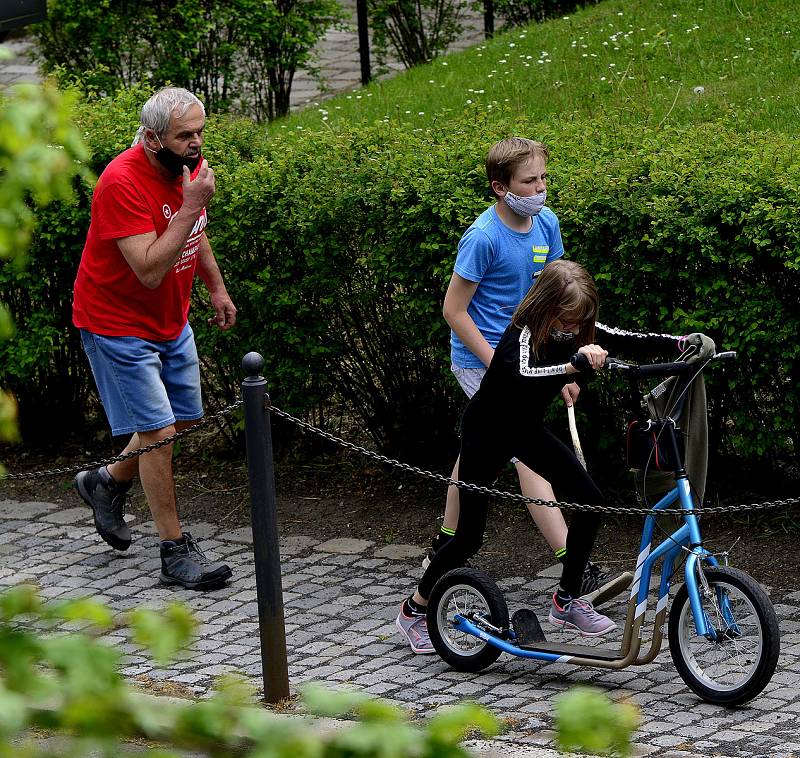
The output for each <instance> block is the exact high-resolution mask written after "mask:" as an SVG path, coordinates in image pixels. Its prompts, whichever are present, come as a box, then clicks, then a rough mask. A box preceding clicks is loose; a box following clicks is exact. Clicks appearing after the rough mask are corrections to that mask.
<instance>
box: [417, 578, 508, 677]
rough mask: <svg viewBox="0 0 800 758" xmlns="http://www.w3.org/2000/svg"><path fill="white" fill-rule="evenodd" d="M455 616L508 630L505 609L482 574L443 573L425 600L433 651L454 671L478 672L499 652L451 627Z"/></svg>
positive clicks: (477, 623)
mask: <svg viewBox="0 0 800 758" xmlns="http://www.w3.org/2000/svg"><path fill="white" fill-rule="evenodd" d="M456 614H459V615H460V616H464V617H465V618H469V619H470V620H471V621H472V622H473V623H476V625H478V626H480V625H481V624H482V623H483V622H488V624H491V625H492V626H493V627H497V628H499V629H507V628H508V606H507V605H506V601H505V598H504V597H503V593H502V592H500V589H499V587H498V586H497V585H496V584H495V583H494V582H493V581H492V580H491V579H490V578H489V576H488V575H487V574H485V573H484V572H483V571H478V570H477V569H472V568H458V569H454V570H453V571H450V572H448V573H447V574H445V575H444V576H443V577H442V578H441V579H440V580H439V581H438V582H436V585H435V586H434V588H433V592H432V593H431V596H430V598H429V600H428V611H427V621H428V634H429V635H430V638H431V642H433V646H434V648H436V652H437V653H438V654H439V655H440V656H441V657H442V660H444V661H445V662H446V663H448V664H449V665H450V666H452V667H453V668H454V669H457V670H458V671H481V670H482V669H485V668H486V667H487V666H489V665H491V664H492V663H494V662H495V661H496V660H497V659H498V658H499V657H500V653H501V651H500V650H499V649H498V648H496V647H493V646H492V645H490V644H489V643H488V642H486V641H485V640H482V639H479V638H478V637H474V636H473V635H471V634H467V633H466V632H460V631H458V630H457V629H456V628H455V627H454V626H453V620H454V618H455V616H456Z"/></svg>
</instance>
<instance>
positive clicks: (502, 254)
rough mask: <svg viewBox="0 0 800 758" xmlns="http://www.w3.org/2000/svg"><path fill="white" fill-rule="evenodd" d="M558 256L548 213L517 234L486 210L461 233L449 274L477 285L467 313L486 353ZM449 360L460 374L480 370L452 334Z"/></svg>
mask: <svg viewBox="0 0 800 758" xmlns="http://www.w3.org/2000/svg"><path fill="white" fill-rule="evenodd" d="M562 255H564V243H563V242H562V241H561V229H560V227H559V225H558V218H557V217H556V214H555V213H553V211H551V210H550V209H549V208H543V209H542V211H541V212H540V213H539V214H538V215H537V216H533V225H532V227H531V229H530V231H528V232H524V233H523V232H515V231H514V230H513V229H509V227H507V226H506V225H505V224H504V223H503V222H502V221H501V220H500V217H499V216H498V215H497V210H496V208H495V206H494V205H492V206H491V207H489V208H487V209H486V210H485V211H484V212H483V213H481V215H480V216H478V218H477V219H476V220H475V222H474V223H473V224H472V226H470V228H469V229H467V231H466V232H464V236H463V237H462V238H461V241H460V242H459V243H458V255H457V256H456V264H455V266H454V267H453V270H454V271H455V273H457V274H458V275H459V276H461V277H463V278H464V279H468V280H469V281H471V282H478V288H477V289H476V290H475V295H474V296H473V298H472V302H470V304H469V307H468V308H467V313H469V315H470V316H471V317H472V320H473V321H474V322H475V326H477V327H478V330H479V331H480V333H481V334H482V335H483V336H484V337H485V338H486V341H487V342H488V343H489V344H490V345H491V346H492V347H496V346H497V343H498V342H499V341H500V338H501V337H502V336H503V332H504V331H505V330H506V327H507V326H508V324H509V322H510V321H511V316H512V314H513V313H514V309H515V308H516V307H517V306H518V305H519V304H520V302H521V301H522V298H523V297H524V296H525V294H526V293H527V292H528V290H529V289H530V287H531V284H532V283H533V281H534V279H535V278H536V277H537V276H538V275H539V272H540V271H541V270H542V269H543V268H544V266H545V264H546V263H550V262H551V261H554V260H556V259H557V258H560V257H561V256H562ZM450 359H451V361H452V363H453V365H455V366H460V367H461V368H481V367H483V363H481V361H480V359H479V358H478V357H477V356H476V355H475V354H474V353H472V352H471V351H470V350H468V349H467V348H466V347H465V346H464V343H463V342H461V340H460V339H459V338H458V335H456V333H455V332H453V331H452V330H451V332H450Z"/></svg>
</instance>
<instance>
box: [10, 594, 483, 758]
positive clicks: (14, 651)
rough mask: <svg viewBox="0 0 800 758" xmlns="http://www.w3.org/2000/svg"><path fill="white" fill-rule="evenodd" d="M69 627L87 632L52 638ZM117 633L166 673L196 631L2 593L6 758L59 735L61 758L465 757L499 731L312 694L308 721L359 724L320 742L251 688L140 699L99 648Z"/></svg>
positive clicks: (112, 657) (473, 710)
mask: <svg viewBox="0 0 800 758" xmlns="http://www.w3.org/2000/svg"><path fill="white" fill-rule="evenodd" d="M65 622H68V624H69V626H71V627H72V628H73V629H74V628H75V626H76V625H77V626H79V627H80V628H81V631H69V632H65V631H64V630H63V629H61V630H60V632H59V633H58V634H53V633H52V631H48V630H52V628H53V626H54V625H62V624H64V623H65ZM112 627H113V628H116V629H118V628H120V627H129V628H130V633H131V636H132V637H133V639H134V641H136V642H137V643H138V644H140V645H144V646H145V647H147V648H148V649H149V650H150V652H151V653H153V654H154V655H156V656H157V658H158V660H159V661H160V662H161V663H162V664H166V663H167V662H168V661H169V660H171V659H173V658H174V656H175V655H176V653H178V652H179V651H180V650H181V649H183V648H184V647H185V646H186V645H187V644H188V643H189V642H190V640H191V638H192V635H193V633H194V631H195V630H196V622H195V620H194V619H193V617H192V616H191V615H190V614H189V612H188V611H187V609H186V608H185V606H183V605H180V604H171V605H170V606H168V607H167V608H166V609H164V610H162V611H155V610H144V609H137V610H135V611H133V612H131V613H129V614H127V615H126V616H125V617H124V618H123V619H115V618H113V617H112V615H111V613H110V612H109V610H108V609H107V608H106V607H105V606H103V605H101V604H99V603H97V602H94V601H92V600H89V599H77V600H66V601H60V602H51V603H44V602H43V601H42V600H41V598H40V596H39V595H38V592H37V591H36V589H35V588H33V587H31V586H26V585H19V586H17V587H13V588H11V589H10V590H6V591H5V592H3V593H0V756H12V755H13V756H15V757H16V756H21V755H25V756H30V758H34V757H35V758H39V757H40V756H46V755H52V754H53V745H52V744H50V742H49V741H46V740H43V739H42V734H41V732H40V731H36V732H34V733H33V734H31V731H30V730H47V732H48V733H49V732H52V733H53V734H54V735H56V736H57V739H58V743H57V744H58V754H59V755H74V756H84V755H89V754H92V755H95V754H97V751H100V753H101V754H103V755H109V756H117V755H126V754H131V755H135V754H139V753H140V752H141V742H140V740H141V738H145V739H147V740H152V741H153V742H155V743H158V744H159V745H160V747H159V748H158V749H157V750H156V749H154V747H151V748H150V750H151V751H153V753H154V754H157V755H159V756H177V755H183V754H185V752H184V751H186V750H192V751H202V752H203V753H206V754H209V755H213V756H217V757H218V758H222V757H223V756H234V755H235V756H253V758H255V757H256V756H259V757H260V758H266V757H269V758H345V757H346V758H467V756H468V752H467V751H466V750H465V749H463V748H462V747H460V746H459V742H460V741H461V740H463V739H464V737H465V736H466V735H467V734H468V733H469V734H476V733H482V734H484V735H486V736H492V735H494V734H496V733H497V730H498V723H497V720H496V719H495V718H494V717H493V716H492V715H491V714H490V713H489V712H488V711H487V710H486V709H484V708H482V707H480V706H478V705H475V704H471V703H465V704H463V705H460V706H457V707H455V708H450V709H448V708H443V709H441V710H440V711H439V712H437V713H436V714H434V715H433V716H431V717H430V718H429V719H427V720H426V722H425V724H424V726H423V727H417V726H412V725H411V724H410V723H409V721H408V717H407V715H406V714H405V713H404V712H403V711H401V710H400V709H399V708H397V707H396V706H394V705H391V704H389V703H387V702H384V701H380V700H375V699H372V698H369V697H366V696H364V695H362V694H359V693H355V692H338V693H337V692H332V691H328V690H324V689H322V688H320V687H309V688H307V689H306V690H305V692H304V695H303V699H304V701H305V710H306V712H307V713H308V714H311V715H314V716H326V717H348V718H356V719H357V720H358V723H355V724H350V725H348V726H344V727H342V728H340V729H335V730H327V731H323V730H321V729H315V728H314V723H313V721H312V720H311V719H308V718H305V719H303V718H296V717H295V718H287V717H285V716H284V717H281V716H278V715H274V714H269V713H265V712H264V711H263V710H260V709H256V708H254V707H252V706H253V701H254V698H255V692H254V691H253V689H252V687H251V686H250V685H249V684H247V683H246V682H245V681H244V680H243V679H241V678H239V677H230V676H229V677H227V678H224V679H222V680H221V681H220V684H219V687H218V689H217V691H216V693H215V694H214V695H213V696H212V697H211V698H210V699H208V700H204V701H200V702H192V701H185V702H178V701H176V700H174V699H167V698H161V699H159V698H152V697H142V695H141V694H139V693H137V692H136V691H134V690H133V689H131V688H130V687H129V686H128V684H127V683H126V682H125V680H124V679H123V678H122V677H121V676H120V674H119V673H118V669H119V667H120V665H121V662H122V656H121V653H119V652H118V651H117V650H116V649H114V648H113V647H111V646H110V645H108V644H106V643H104V642H103V641H102V639H101V636H100V635H101V634H102V633H103V632H104V631H106V630H108V629H110V628H112ZM28 738H30V739H28ZM132 740H137V743H136V744H131V743H130V741H132Z"/></svg>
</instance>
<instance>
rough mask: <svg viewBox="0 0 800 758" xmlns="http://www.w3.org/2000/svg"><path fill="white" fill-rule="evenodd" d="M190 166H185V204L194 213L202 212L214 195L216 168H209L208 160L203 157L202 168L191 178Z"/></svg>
mask: <svg viewBox="0 0 800 758" xmlns="http://www.w3.org/2000/svg"><path fill="white" fill-rule="evenodd" d="M191 176H192V175H191V173H190V172H189V167H188V166H184V167H183V205H184V207H186V208H187V210H190V211H191V212H192V213H200V212H201V211H202V210H203V208H205V207H206V205H208V203H209V202H210V201H211V198H212V197H214V191H215V190H216V182H215V180H214V169H212V168H209V166H208V161H207V160H206V159H205V158H203V162H202V163H201V164H200V170H199V171H198V172H197V176H195V178H194V179H192V178H191Z"/></svg>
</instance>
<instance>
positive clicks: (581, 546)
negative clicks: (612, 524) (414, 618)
mask: <svg viewBox="0 0 800 758" xmlns="http://www.w3.org/2000/svg"><path fill="white" fill-rule="evenodd" d="M468 416H469V414H467V415H465V418H464V423H463V424H462V437H461V458H460V462H459V468H458V471H459V479H460V480H461V481H463V482H467V483H470V484H479V485H483V486H487V487H489V486H491V485H492V482H494V480H495V479H496V478H497V475H498V474H499V473H500V471H501V470H502V468H503V466H505V465H506V463H508V461H509V460H510V459H511V458H512V457H514V456H516V457H517V458H519V459H520V461H522V462H523V463H524V464H525V465H526V466H527V467H528V468H530V469H532V470H533V471H535V472H536V473H537V474H539V475H540V476H542V477H544V478H545V479H547V481H549V482H550V484H551V485H552V486H553V491H554V493H555V496H556V498H557V499H558V500H561V501H565V502H573V503H588V504H594V503H600V502H601V501H602V493H601V492H600V490H599V489H598V488H597V485H595V483H594V482H593V481H592V478H591V477H590V476H589V475H588V474H587V473H586V471H585V470H584V468H583V466H581V464H580V462H579V461H578V459H577V458H576V457H575V454H574V453H573V452H572V450H570V449H569V448H568V447H567V446H566V445H564V443H562V442H561V440H559V439H558V438H557V437H556V436H555V435H553V434H552V433H551V432H549V431H548V430H547V429H545V428H544V427H542V426H535V427H533V428H531V427H528V428H526V429H524V430H519V429H518V428H517V425H513V428H512V424H510V423H509V424H500V425H499V427H500V428H498V422H497V419H496V418H495V419H493V420H492V422H491V423H485V422H483V423H482V422H481V421H480V420H477V421H476V420H475V419H470V418H469V417H468ZM459 496H460V502H461V509H460V513H459V517H458V526H457V527H456V533H455V535H454V536H453V538H452V539H451V540H449V541H448V542H447V543H445V544H444V545H443V546H442V547H441V548H440V549H439V550H437V551H436V554H435V556H434V558H433V559H432V560H431V563H430V565H429V566H428V568H427V570H426V571H425V573H424V575H423V576H422V580H421V581H420V583H419V588H418V591H419V594H420V595H422V597H424V598H425V599H426V600H427V599H428V598H429V597H430V595H431V591H432V590H433V585H434V584H436V582H437V581H438V580H439V579H440V578H441V577H442V576H444V575H445V574H446V573H447V572H448V571H450V570H452V569H454V568H458V567H460V566H463V565H464V564H465V563H466V562H467V560H469V558H470V557H471V556H473V555H474V554H475V553H477V552H478V550H479V549H480V547H481V544H482V542H483V534H484V532H485V530H486V515H487V511H488V497H487V496H486V495H481V494H479V493H476V492H472V491H470V490H465V489H461V490H459ZM541 507H546V506H541ZM599 527H600V513H599V512H598V511H580V510H575V511H572V518H571V519H570V525H569V531H568V532H567V555H566V558H565V559H564V568H563V570H562V575H561V586H562V587H563V588H564V589H565V590H566V591H567V592H569V593H570V595H572V596H573V597H578V596H579V595H580V589H581V583H582V580H583V571H584V569H585V568H586V563H587V561H588V560H589V556H590V554H591V552H592V547H593V546H594V540H595V537H596V536H597V530H598V528H599Z"/></svg>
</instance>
